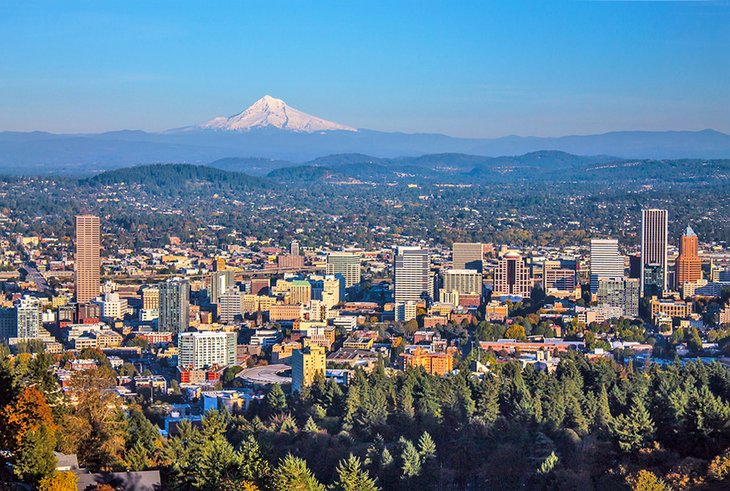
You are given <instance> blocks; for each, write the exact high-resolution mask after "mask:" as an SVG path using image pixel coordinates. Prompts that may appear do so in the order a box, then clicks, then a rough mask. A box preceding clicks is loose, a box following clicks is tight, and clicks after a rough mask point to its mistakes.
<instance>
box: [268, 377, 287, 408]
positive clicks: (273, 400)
mask: <svg viewBox="0 0 730 491" xmlns="http://www.w3.org/2000/svg"><path fill="white" fill-rule="evenodd" d="M264 405H265V408H266V414H267V415H269V416H272V415H274V414H279V413H282V412H284V411H285V410H286V395H285V394H284V391H283V390H282V389H281V385H279V384H273V385H272V386H271V389H270V390H269V393H268V394H266V399H265V400H264Z"/></svg>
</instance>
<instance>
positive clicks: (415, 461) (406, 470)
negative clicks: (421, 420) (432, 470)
mask: <svg viewBox="0 0 730 491" xmlns="http://www.w3.org/2000/svg"><path fill="white" fill-rule="evenodd" d="M402 443H403V451H402V452H401V455H400V457H401V461H402V462H403V463H402V465H401V478H402V479H410V478H412V477H416V476H418V475H419V474H420V473H421V456H420V455H418V451H417V450H416V447H415V446H413V443H411V441H410V440H403V441H402Z"/></svg>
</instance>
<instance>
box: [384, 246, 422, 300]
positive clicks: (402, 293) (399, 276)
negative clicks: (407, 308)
mask: <svg viewBox="0 0 730 491" xmlns="http://www.w3.org/2000/svg"><path fill="white" fill-rule="evenodd" d="M430 263H431V258H430V256H429V254H428V251H425V250H423V249H421V248H420V247H404V246H398V248H397V249H396V254H395V260H394V264H393V283H394V284H395V302H396V303H398V302H409V301H411V302H418V301H419V300H421V299H423V298H424V297H425V298H429V297H430V296H431V291H432V290H431V289H430V288H429V286H430V285H429V283H430V282H429V272H430Z"/></svg>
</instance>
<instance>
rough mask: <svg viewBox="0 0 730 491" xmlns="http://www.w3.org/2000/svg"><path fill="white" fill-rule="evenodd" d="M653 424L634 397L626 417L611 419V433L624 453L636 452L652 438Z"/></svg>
mask: <svg viewBox="0 0 730 491" xmlns="http://www.w3.org/2000/svg"><path fill="white" fill-rule="evenodd" d="M654 429H655V428H654V422H653V421H652V420H651V416H650V415H649V411H647V409H646V407H645V406H644V403H643V402H642V400H641V399H640V398H638V397H634V398H633V400H632V405H631V409H630V410H629V414H628V416H627V415H623V414H621V415H619V416H617V417H615V418H613V422H612V424H611V433H612V435H613V436H614V438H615V439H616V441H617V443H618V446H619V448H620V449H621V450H622V451H624V452H636V451H638V450H639V449H641V448H643V447H645V446H646V445H647V444H648V443H649V442H650V441H651V439H652V438H653V436H654Z"/></svg>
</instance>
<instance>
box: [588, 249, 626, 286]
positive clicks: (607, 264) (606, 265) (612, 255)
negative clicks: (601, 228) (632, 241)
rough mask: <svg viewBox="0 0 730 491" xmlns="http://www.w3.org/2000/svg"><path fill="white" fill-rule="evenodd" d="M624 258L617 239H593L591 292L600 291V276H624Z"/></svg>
mask: <svg viewBox="0 0 730 491" xmlns="http://www.w3.org/2000/svg"><path fill="white" fill-rule="evenodd" d="M623 276H624V258H623V256H622V255H621V254H620V253H619V251H618V240H616V239H591V293H593V294H594V295H595V294H596V293H597V292H598V280H599V279H600V278H623Z"/></svg>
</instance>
